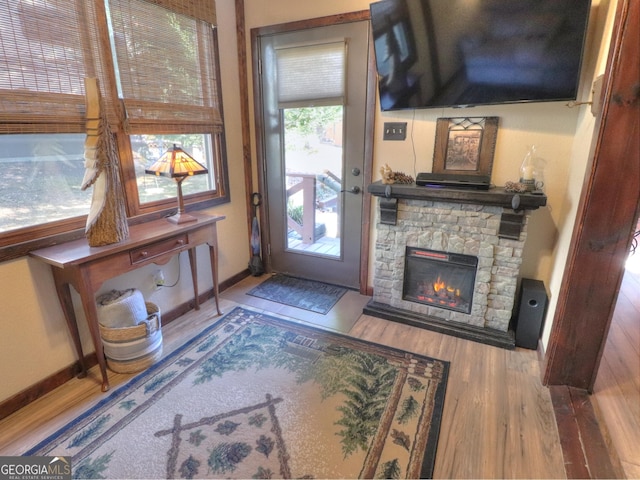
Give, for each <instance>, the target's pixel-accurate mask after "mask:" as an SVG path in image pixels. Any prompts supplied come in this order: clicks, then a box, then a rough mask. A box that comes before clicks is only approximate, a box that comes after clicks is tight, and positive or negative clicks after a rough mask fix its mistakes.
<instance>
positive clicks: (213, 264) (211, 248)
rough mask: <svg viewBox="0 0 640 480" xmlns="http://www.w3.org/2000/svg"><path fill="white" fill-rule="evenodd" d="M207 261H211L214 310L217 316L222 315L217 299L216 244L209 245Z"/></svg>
mask: <svg viewBox="0 0 640 480" xmlns="http://www.w3.org/2000/svg"><path fill="white" fill-rule="evenodd" d="M209 259H210V260H211V278H212V279H213V297H214V298H215V300H216V310H217V311H218V315H222V312H221V311H220V300H219V299H218V294H219V292H218V290H219V287H218V248H217V242H213V243H210V244H209Z"/></svg>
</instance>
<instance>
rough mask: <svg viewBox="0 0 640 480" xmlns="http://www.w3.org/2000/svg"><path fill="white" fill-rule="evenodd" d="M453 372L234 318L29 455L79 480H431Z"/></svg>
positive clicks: (272, 323)
mask: <svg viewBox="0 0 640 480" xmlns="http://www.w3.org/2000/svg"><path fill="white" fill-rule="evenodd" d="M448 367H449V366H448V363H447V362H442V361H440V360H436V359H432V358H428V357H423V356H420V355H415V354H412V353H409V352H405V351H400V350H395V349H391V348H388V347H384V346H381V345H376V344H372V343H369V342H364V341H361V340H358V339H354V338H351V337H348V336H344V335H339V334H335V333H331V332H327V331H323V330H320V329H315V328H311V327H308V326H305V325H301V324H296V323H292V322H288V321H286V320H283V319H280V318H276V317H274V316H272V315H267V314H264V313H257V312H254V311H251V310H248V309H245V308H237V309H235V310H234V311H232V312H230V313H229V314H228V315H226V316H225V317H224V318H223V319H221V320H219V321H218V322H217V323H215V324H214V325H212V326H211V327H209V328H207V329H206V330H205V331H204V332H202V334H200V335H199V336H197V337H196V338H194V339H192V340H191V341H190V342H188V343H187V344H186V345H184V346H183V347H181V348H180V349H179V350H178V351H176V352H175V353H173V354H171V355H170V356H169V357H168V358H166V359H164V360H162V361H161V362H160V363H159V364H157V365H155V366H154V367H152V368H151V369H149V370H148V371H147V372H144V373H142V374H140V375H139V376H138V377H136V378H135V379H133V380H132V381H131V382H130V383H129V384H127V385H126V386H124V387H122V388H120V389H118V390H116V391H115V392H113V393H112V394H111V396H110V397H109V398H107V399H106V400H105V401H104V402H103V403H102V404H101V405H99V406H98V407H96V408H95V409H94V410H91V411H89V412H87V413H86V414H85V415H83V416H82V417H81V418H79V419H77V420H76V421H75V422H73V423H72V424H71V425H70V426H69V427H67V428H65V429H63V430H62V431H61V432H58V433H56V434H55V435H54V436H52V438H50V439H47V440H46V441H45V442H43V443H42V444H41V445H39V446H37V447H35V448H34V449H32V450H31V451H30V452H29V453H30V454H41V455H42V454H52V453H54V452H55V454H57V455H60V454H65V455H73V457H74V466H75V468H74V470H75V471H74V476H76V477H77V478H160V477H165V478H177V477H180V478H202V477H209V478H211V477H218V478H220V477H224V478H272V477H281V478H302V477H306V478H311V477H315V478H319V477H322V478H358V477H359V478H374V477H384V478H402V477H405V478H418V477H420V478H425V477H428V476H430V474H431V472H432V468H433V460H434V458H435V446H436V444H437V436H438V432H439V425H440V416H441V411H442V405H443V399H444V391H445V388H446V378H447V373H448Z"/></svg>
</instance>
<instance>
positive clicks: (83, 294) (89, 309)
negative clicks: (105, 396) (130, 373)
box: [78, 288, 109, 392]
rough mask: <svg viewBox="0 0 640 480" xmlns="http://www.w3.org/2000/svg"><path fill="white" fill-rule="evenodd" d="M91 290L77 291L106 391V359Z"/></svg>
mask: <svg viewBox="0 0 640 480" xmlns="http://www.w3.org/2000/svg"><path fill="white" fill-rule="evenodd" d="M92 292H93V290H92V289H91V288H88V289H87V290H84V289H81V291H79V292H78V293H79V294H80V299H81V300H82V307H83V308H84V314H85V316H86V317H87V324H88V325H89V332H90V333H91V339H92V340H93V346H94V348H95V350H96V357H98V365H99V366H100V374H101V375H102V391H103V392H106V391H107V390H109V377H107V361H106V359H105V357H104V348H103V346H102V338H101V337H100V328H99V327H98V307H97V306H96V299H95V298H94V295H93V293H92Z"/></svg>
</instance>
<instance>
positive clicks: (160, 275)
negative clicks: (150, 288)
mask: <svg viewBox="0 0 640 480" xmlns="http://www.w3.org/2000/svg"><path fill="white" fill-rule="evenodd" d="M153 284H154V285H155V287H156V290H158V289H159V288H160V287H162V286H164V272H163V271H162V270H156V272H155V273H154V274H153Z"/></svg>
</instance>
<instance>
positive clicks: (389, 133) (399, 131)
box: [382, 122, 407, 140]
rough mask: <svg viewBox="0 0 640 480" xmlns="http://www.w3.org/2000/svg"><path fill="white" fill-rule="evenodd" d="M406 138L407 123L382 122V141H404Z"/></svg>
mask: <svg viewBox="0 0 640 480" xmlns="http://www.w3.org/2000/svg"><path fill="white" fill-rule="evenodd" d="M406 138H407V122H384V133H383V134H382V139H383V140H404V139H406Z"/></svg>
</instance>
